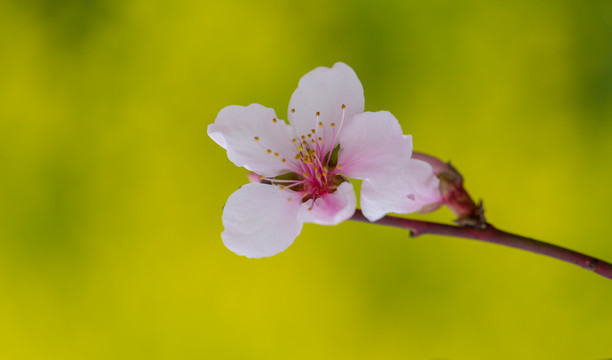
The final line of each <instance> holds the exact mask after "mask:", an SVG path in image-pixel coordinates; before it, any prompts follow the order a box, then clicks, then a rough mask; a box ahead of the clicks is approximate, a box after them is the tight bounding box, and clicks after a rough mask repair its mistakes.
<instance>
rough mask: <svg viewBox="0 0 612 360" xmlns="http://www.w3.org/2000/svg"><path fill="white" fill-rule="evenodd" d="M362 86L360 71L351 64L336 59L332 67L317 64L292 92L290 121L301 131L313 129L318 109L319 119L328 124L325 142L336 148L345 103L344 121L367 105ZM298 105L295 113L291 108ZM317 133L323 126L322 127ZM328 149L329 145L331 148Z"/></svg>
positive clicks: (315, 127) (295, 107)
mask: <svg viewBox="0 0 612 360" xmlns="http://www.w3.org/2000/svg"><path fill="white" fill-rule="evenodd" d="M364 103H365V100H364V97H363V87H362V86H361V82H360V81H359V78H357V75H356V74H355V72H354V71H353V69H351V68H350V67H349V66H348V65H346V64H344V63H340V62H339V63H336V64H334V66H333V67H332V68H327V67H318V68H316V69H314V70H312V71H311V72H309V73H308V74H306V75H304V76H303V77H302V78H301V79H300V82H299V84H298V87H297V89H296V90H295V91H294V92H293V95H291V100H290V101H289V113H288V116H289V121H290V122H295V123H296V126H297V129H296V130H299V134H300V135H303V134H306V133H308V132H309V131H310V129H317V117H316V113H317V112H319V113H320V116H319V120H318V121H320V122H321V123H323V125H324V127H325V139H324V143H325V144H327V145H328V148H333V146H332V137H333V128H332V127H331V126H330V125H331V123H334V124H335V127H336V129H337V128H338V126H340V122H341V121H342V113H343V110H342V105H345V106H346V108H345V109H344V122H345V123H347V122H350V120H351V118H352V117H353V116H354V115H356V114H359V113H362V112H363V109H364ZM292 109H295V113H292V112H291V110H292ZM317 131H318V132H319V134H318V136H321V137H323V135H322V134H321V133H322V131H323V129H322V128H321V127H319V128H318V129H317ZM328 150H329V149H328Z"/></svg>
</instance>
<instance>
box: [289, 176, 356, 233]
mask: <svg viewBox="0 0 612 360" xmlns="http://www.w3.org/2000/svg"><path fill="white" fill-rule="evenodd" d="M356 202H357V201H356V198H355V190H353V185H352V184H351V183H350V182H348V181H347V182H343V183H342V184H340V186H338V188H337V189H336V191H335V192H333V193H329V194H325V196H324V197H322V198H318V199H316V200H315V202H314V206H312V200H308V201H306V202H304V203H303V204H302V205H301V206H300V210H299V213H298V220H300V221H302V222H306V223H315V224H319V225H337V224H339V223H341V222H343V221H344V220H347V219H349V218H350V217H351V216H353V213H354V212H355V205H356ZM311 207H312V210H309V209H310V208H311Z"/></svg>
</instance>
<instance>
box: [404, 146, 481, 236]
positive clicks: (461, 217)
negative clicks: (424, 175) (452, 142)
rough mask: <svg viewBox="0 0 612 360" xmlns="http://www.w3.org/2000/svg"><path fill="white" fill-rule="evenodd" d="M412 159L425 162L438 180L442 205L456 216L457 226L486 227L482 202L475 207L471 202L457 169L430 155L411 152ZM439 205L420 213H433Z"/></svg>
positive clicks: (472, 201)
mask: <svg viewBox="0 0 612 360" xmlns="http://www.w3.org/2000/svg"><path fill="white" fill-rule="evenodd" d="M412 158H413V159H418V160H421V161H425V162H427V163H428V164H429V165H431V167H432V168H433V171H434V174H435V175H436V176H437V177H438V179H439V180H440V194H441V195H442V199H443V200H442V203H443V204H444V205H446V206H448V208H449V209H450V210H451V211H452V212H453V213H454V214H455V216H457V219H456V220H455V222H456V223H457V224H459V225H462V226H472V227H478V228H485V227H486V226H487V221H486V220H485V217H484V208H483V206H482V201H481V202H480V203H479V204H478V205H476V203H475V202H474V200H472V198H471V197H470V195H469V194H468V192H467V191H466V190H465V188H464V187H463V177H462V176H461V174H460V173H459V172H458V171H457V169H455V168H454V167H453V166H452V165H451V164H450V163H445V162H443V161H442V160H440V159H438V158H435V157H433V156H431V155H426V154H422V153H418V152H413V153H412ZM434 205H437V206H434ZM440 205H442V204H432V206H430V207H428V208H427V209H422V210H421V212H428V211H433V210H435V209H436V208H437V207H438V206H440Z"/></svg>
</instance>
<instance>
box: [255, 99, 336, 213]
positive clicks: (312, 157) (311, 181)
mask: <svg viewBox="0 0 612 360" xmlns="http://www.w3.org/2000/svg"><path fill="white" fill-rule="evenodd" d="M345 109H346V106H345V105H342V118H341V120H340V125H339V126H336V124H335V123H331V124H330V125H329V129H327V127H326V126H324V124H323V122H321V121H320V115H321V114H320V112H318V111H317V112H316V114H315V122H314V128H312V129H310V130H309V131H308V132H301V131H300V129H299V128H298V123H297V121H295V119H293V121H290V123H291V125H292V126H293V127H294V131H295V133H296V134H300V135H299V136H298V137H296V138H293V139H291V142H292V144H293V146H294V148H295V150H296V154H295V156H294V161H289V162H287V167H288V168H289V169H290V172H288V173H286V174H283V175H280V176H276V177H272V178H266V177H260V180H261V181H262V182H264V183H269V184H273V185H278V186H279V187H280V188H281V189H289V190H291V191H293V192H297V193H299V194H300V195H299V196H301V199H302V202H306V201H308V200H310V199H313V202H312V204H311V206H310V207H309V210H312V207H313V206H314V203H315V201H316V200H317V199H319V198H324V197H325V196H326V195H327V194H331V193H333V192H335V191H336V188H337V187H338V186H339V185H340V184H342V183H343V182H345V181H348V179H347V178H345V177H344V176H342V175H341V174H340V170H341V169H342V166H341V165H340V164H338V152H339V150H340V144H338V145H335V144H336V139H337V138H338V135H339V133H340V131H341V130H342V124H343V123H344V114H345ZM291 114H295V109H291ZM328 131H331V139H329V138H328V137H327V135H328V133H327V132H328ZM326 140H327V141H329V143H326ZM330 140H331V141H330ZM334 145H335V146H334ZM268 153H271V151H270V150H268ZM275 156H277V155H276V154H275ZM284 161H285V159H283V162H284ZM291 199H292V198H289V200H291Z"/></svg>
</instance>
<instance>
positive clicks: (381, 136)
mask: <svg viewBox="0 0 612 360" xmlns="http://www.w3.org/2000/svg"><path fill="white" fill-rule="evenodd" d="M411 154H412V137H410V136H404V135H403V134H402V128H401V126H400V124H399V122H398V121H397V119H396V118H395V117H394V116H393V115H392V114H391V113H389V112H387V111H379V112H375V113H372V112H366V113H363V114H359V115H357V116H355V117H354V118H353V121H351V122H350V123H349V124H347V125H346V126H345V127H344V128H343V129H342V131H341V133H340V152H339V153H338V164H340V165H341V170H340V171H341V173H342V174H345V175H347V176H348V177H351V178H355V179H370V180H372V181H376V182H379V183H381V182H384V181H390V180H391V179H393V178H394V177H396V176H397V175H398V174H400V173H401V172H402V171H403V170H404V169H405V167H406V166H407V164H408V159H410V156H411Z"/></svg>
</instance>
